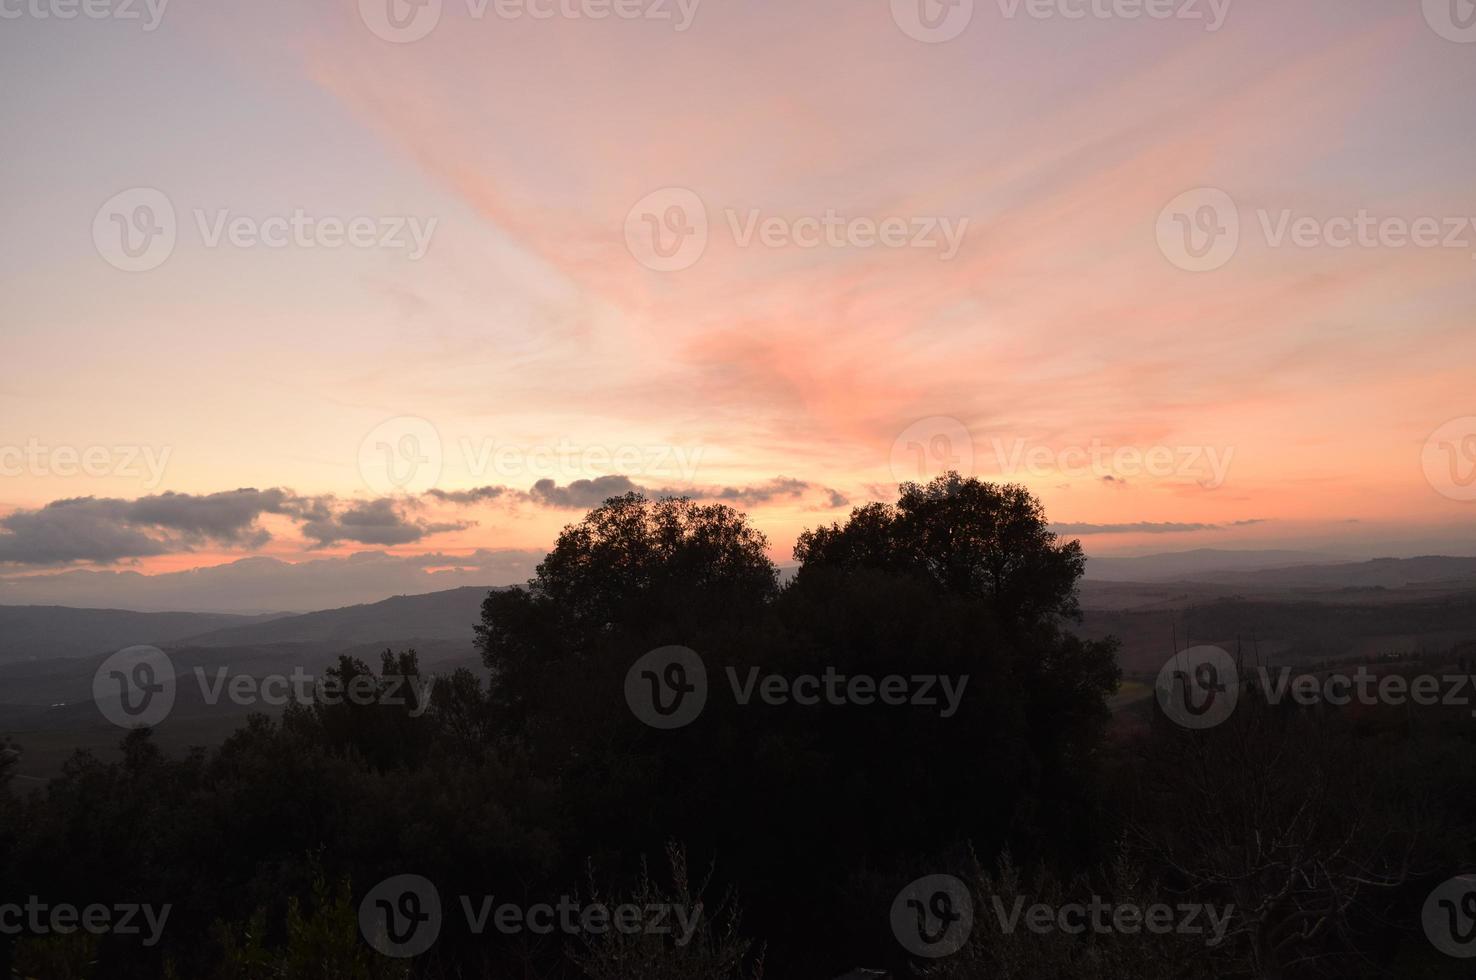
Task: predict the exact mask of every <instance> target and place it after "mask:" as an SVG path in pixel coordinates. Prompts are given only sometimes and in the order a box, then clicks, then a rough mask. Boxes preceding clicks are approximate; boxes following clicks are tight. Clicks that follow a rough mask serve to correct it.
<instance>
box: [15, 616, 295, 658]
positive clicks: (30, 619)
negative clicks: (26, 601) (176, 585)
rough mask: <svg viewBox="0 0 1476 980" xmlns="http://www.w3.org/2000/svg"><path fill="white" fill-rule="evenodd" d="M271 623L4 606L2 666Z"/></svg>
mask: <svg viewBox="0 0 1476 980" xmlns="http://www.w3.org/2000/svg"><path fill="white" fill-rule="evenodd" d="M272 618H273V617H272V616H236V615H229V614H225V613H181V612H163V613H145V612H131V611H129V610H126V609H72V608H69V607H66V606H0V663H16V662H19V661H27V660H53V659H56V658H60V657H90V656H93V655H94V654H100V653H111V652H113V651H115V650H121V649H122V648H124V647H128V646H135V645H137V644H140V643H147V644H152V645H154V646H163V645H165V644H168V643H173V642H176V641H178V640H182V639H185V638H186V637H190V636H194V635H196V634H198V633H204V632H208V631H212V630H219V629H224V628H229V627H240V626H253V625H258V624H261V623H263V622H266V621H268V620H270V619H272Z"/></svg>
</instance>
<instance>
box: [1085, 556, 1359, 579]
mask: <svg viewBox="0 0 1476 980" xmlns="http://www.w3.org/2000/svg"><path fill="white" fill-rule="evenodd" d="M1335 561H1337V559H1336V558H1335V557H1334V556H1332V555H1324V554H1319V553H1317V552H1314V551H1275V550H1272V551H1230V550H1224V549H1218V548H1197V549H1195V550H1193V551H1174V552H1168V553H1165V554H1159V555H1144V556H1142V557H1139V558H1088V559H1087V567H1086V577H1087V578H1089V579H1097V580H1098V581H1103V582H1166V581H1183V580H1191V579H1196V580H1206V579H1207V577H1209V576H1215V575H1219V574H1221V573H1228V572H1258V571H1260V570H1262V569H1268V568H1285V567H1287V566H1290V565H1312V564H1324V565H1326V564H1328V563H1330V562H1335ZM1216 580H1218V579H1216Z"/></svg>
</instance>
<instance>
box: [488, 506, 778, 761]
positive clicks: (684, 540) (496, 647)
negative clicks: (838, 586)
mask: <svg viewBox="0 0 1476 980" xmlns="http://www.w3.org/2000/svg"><path fill="white" fill-rule="evenodd" d="M767 547H768V540H767V539H766V538H765V537H764V535H763V534H762V533H760V532H759V531H757V530H755V529H754V528H752V527H751V526H749V524H748V521H747V519H746V518H745V517H744V516H743V515H742V514H740V513H738V512H737V511H735V510H733V509H732V508H731V507H726V506H723V505H700V504H696V503H694V502H693V501H691V500H688V499H686V498H662V499H658V500H647V499H646V498H645V497H644V496H642V495H641V494H639V493H635V492H632V493H627V494H625V495H623V496H619V497H611V498H610V499H609V500H607V501H605V502H604V504H602V505H601V506H599V507H597V508H595V509H594V510H592V511H590V513H589V514H588V515H586V516H585V518H584V519H583V520H582V521H580V522H579V523H578V524H573V525H570V526H568V527H566V528H564V530H563V532H562V533H560V535H559V538H558V542H557V543H556V544H555V545H554V548H553V550H552V551H551V552H550V553H549V554H548V556H547V557H546V558H545V559H544V560H543V561H542V562H541V563H540V564H539V565H538V568H537V571H536V574H535V576H534V577H533V579H532V580H530V581H529V582H528V586H527V588H526V589H519V588H514V589H508V590H505V591H500V592H493V593H492V594H490V595H489V596H488V597H487V599H486V601H485V602H484V603H483V605H482V622H481V625H479V626H478V627H477V628H476V632H477V644H478V647H479V648H480V649H481V652H482V660H483V662H484V663H485V664H486V665H487V667H488V669H489V670H490V671H491V673H492V682H491V692H490V696H491V703H492V708H493V711H494V714H495V716H496V717H497V718H498V719H499V724H500V727H501V730H502V731H503V732H504V733H520V732H526V731H527V730H528V728H529V726H530V725H532V724H534V723H535V720H534V717H533V716H534V715H536V714H539V713H541V712H543V711H546V710H548V709H550V708H555V707H556V706H558V705H568V704H570V702H571V700H573V699H576V698H577V696H578V692H579V690H580V689H581V688H582V687H583V688H587V685H581V684H580V681H581V680H582V679H588V678H591V677H593V676H595V675H597V674H598V675H601V676H603V672H604V671H606V670H609V669H611V668H618V672H619V674H620V675H621V676H623V674H624V672H625V670H626V668H627V667H628V666H629V663H618V664H616V663H613V662H610V658H621V657H630V658H632V659H633V657H635V656H639V655H640V654H642V653H645V652H646V651H647V650H648V649H650V648H652V647H655V646H660V645H663V644H683V645H687V646H696V645H698V643H699V642H700V638H701V637H705V636H713V635H717V634H722V633H724V632H726V631H730V630H733V629H737V628H741V627H742V626H743V625H744V624H745V623H746V622H751V621H752V619H753V618H754V617H756V616H758V615H759V614H760V612H761V611H762V609H763V607H764V605H765V604H766V603H767V602H768V601H769V600H771V599H772V598H773V597H774V595H775V594H776V592H777V585H778V572H777V571H776V569H775V568H774V565H773V563H772V562H771V561H770V560H769V558H768V555H767V553H766V549H767ZM602 655H603V656H604V657H605V658H606V660H605V662H601V661H600V660H599V658H600V657H601V656H602ZM616 690H617V691H618V690H619V688H616ZM581 707H593V706H590V705H582V706H581ZM565 714H567V713H565Z"/></svg>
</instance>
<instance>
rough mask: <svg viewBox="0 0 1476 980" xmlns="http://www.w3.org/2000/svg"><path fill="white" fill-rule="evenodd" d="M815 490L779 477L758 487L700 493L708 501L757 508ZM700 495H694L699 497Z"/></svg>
mask: <svg viewBox="0 0 1476 980" xmlns="http://www.w3.org/2000/svg"><path fill="white" fill-rule="evenodd" d="M813 488H814V484H811V483H806V482H805V481H804V480H796V479H793V478H792V477H787V476H778V477H775V478H774V479H772V480H770V481H769V482H768V483H763V484H760V485H759V486H756V487H716V488H712V489H708V490H706V491H699V492H698V493H699V494H700V495H701V496H702V497H703V498H704V499H706V500H720V501H723V502H724V503H737V504H742V505H744V506H745V507H757V506H759V505H761V504H767V503H772V502H773V501H775V500H780V499H794V498H797V497H801V496H803V495H804V494H805V493H807V492H808V491H810V490H811V489H813ZM697 495H698V494H694V496H697Z"/></svg>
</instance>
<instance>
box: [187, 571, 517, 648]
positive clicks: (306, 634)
mask: <svg viewBox="0 0 1476 980" xmlns="http://www.w3.org/2000/svg"><path fill="white" fill-rule="evenodd" d="M489 591H491V587H490V586H468V587H465V588H460V589H449V590H447V591H444V592H430V593H427V594H425V595H402V596H394V597H393V598H390V599H385V600H383V601H381V602H372V603H368V604H366V605H361V606H346V607H344V608H342V609H325V610H323V611H321V612H312V613H305V614H303V615H300V616H283V617H280V618H276V619H272V620H270V621H268V622H262V623H254V624H250V625H236V626H231V627H229V628H226V629H217V630H214V631H211V632H204V633H200V634H197V635H193V636H188V637H181V638H180V639H181V641H182V645H188V646H191V647H202V648H211V647H264V646H280V645H283V644H312V645H313V646H315V647H321V648H328V649H333V650H343V649H347V648H349V647H360V646H365V645H378V646H380V647H386V646H393V647H395V648H397V649H399V648H403V647H407V646H413V645H414V644H415V643H416V642H417V641H426V640H452V641H458V640H465V641H466V643H467V645H468V647H470V644H471V641H472V639H473V637H474V633H473V632H472V627H473V626H475V625H476V624H477V623H478V622H480V621H481V618H482V600H483V599H485V598H487V593H488V592H489Z"/></svg>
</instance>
